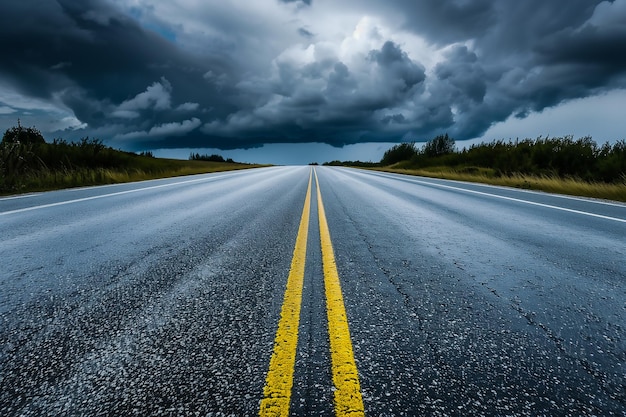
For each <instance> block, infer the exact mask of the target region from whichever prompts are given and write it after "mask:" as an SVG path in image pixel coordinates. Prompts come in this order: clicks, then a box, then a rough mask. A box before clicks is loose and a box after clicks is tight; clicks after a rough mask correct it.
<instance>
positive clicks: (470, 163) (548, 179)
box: [329, 135, 626, 202]
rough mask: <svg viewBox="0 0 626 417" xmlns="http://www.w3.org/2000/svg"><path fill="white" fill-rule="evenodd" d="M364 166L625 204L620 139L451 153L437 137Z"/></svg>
mask: <svg viewBox="0 0 626 417" xmlns="http://www.w3.org/2000/svg"><path fill="white" fill-rule="evenodd" d="M367 164H369V165H375V166H366V165H363V163H357V164H353V163H341V162H338V161H334V162H333V163H329V165H350V166H366V167H369V168H373V169H377V170H382V171H389V172H397V173H403V174H412V175H421V176H428V177H436V178H445V179H452V180H459V181H471V182H480V183H486V184H494V185H503V186H510V187H517V188H525V189H532V190H542V191H547V192H554V193H560V194H569V195H578V196H586V197H595V198H605V199H610V200H617V201H625V202H626V141H624V140H621V141H618V142H616V143H615V144H613V145H611V144H609V143H605V144H604V145H602V146H599V145H598V144H597V143H596V142H595V141H593V140H592V138H591V137H583V138H580V139H574V138H573V137H572V136H565V137H555V138H548V137H546V138H543V137H539V138H537V139H534V140H533V139H525V140H516V141H503V140H498V141H493V142H490V143H481V144H479V145H472V146H471V147H470V148H464V149H462V150H457V149H456V146H455V141H454V139H452V138H450V137H449V136H448V135H439V136H437V137H435V138H433V139H432V140H430V141H428V142H427V143H426V144H424V145H423V146H421V147H418V146H417V145H416V144H415V143H400V144H398V145H395V146H393V147H392V148H391V149H389V150H388V151H387V152H385V154H384V155H383V158H382V160H381V161H380V162H379V163H376V164H372V163H367Z"/></svg>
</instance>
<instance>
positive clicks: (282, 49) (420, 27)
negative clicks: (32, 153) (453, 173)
mask: <svg viewBox="0 0 626 417" xmlns="http://www.w3.org/2000/svg"><path fill="white" fill-rule="evenodd" d="M0 51H1V53H2V59H1V61H0V129H1V130H2V131H4V130H5V129H7V128H8V127H11V126H14V125H15V124H16V122H17V119H18V118H20V119H21V121H22V124H23V125H27V126H31V125H35V126H36V127H37V128H39V129H40V130H41V131H42V132H43V133H44V136H45V137H46V139H48V140H52V138H55V137H61V138H65V139H70V140H71V139H76V138H80V137H84V136H89V137H97V138H100V139H102V140H104V141H105V142H106V143H107V144H109V145H111V146H113V147H116V148H121V149H126V150H155V152H156V153H157V154H158V155H161V156H168V155H171V156H179V157H183V158H184V157H186V156H187V155H188V153H189V151H190V150H194V151H195V150H202V149H204V150H217V151H220V153H222V154H224V155H225V156H228V155H233V156H236V157H239V159H240V160H245V159H248V160H251V159H254V158H255V156H256V157H257V158H260V159H261V160H258V162H274V163H307V162H312V160H313V158H315V159H316V160H319V161H320V162H323V161H325V160H332V159H363V160H367V159H371V160H379V159H380V157H382V152H384V150H385V149H386V148H388V147H389V146H391V145H392V144H393V143H397V142H401V141H425V140H428V139H431V138H432V137H434V136H435V135H437V134H441V133H448V134H449V135H450V136H452V137H454V138H455V139H456V140H457V143H458V144H459V145H463V144H464V143H472V142H463V141H466V140H469V141H472V140H473V141H475V140H492V139H500V138H506V139H508V138H513V139H514V138H515V137H520V138H525V137H536V136H538V135H546V134H549V135H552V136H557V135H567V134H572V135H574V136H575V137H581V136H585V135H592V136H593V137H594V139H595V140H596V141H597V142H599V143H603V142H605V141H610V142H613V141H615V140H618V139H624V138H626V129H625V128H626V122H625V121H624V120H625V119H626V117H625V116H626V110H624V109H625V108H626V106H625V104H626V90H625V88H626V0H614V1H596V0H568V1H567V2H563V1H562V0H524V1H515V2H513V1H505V0H449V1H445V0H395V1H394V0H387V1H380V0H359V1H356V0H343V1H341V2H337V1H333V0H297V1H294V0H254V1H247V0H246V1H244V0H231V1H212V0H205V1H197V0H168V1H155V0H46V1H40V0H20V1H3V2H2V3H1V5H0ZM315 143H317V145H315ZM243 149H248V150H247V151H244V150H243Z"/></svg>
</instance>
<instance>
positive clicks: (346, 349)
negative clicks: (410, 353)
mask: <svg viewBox="0 0 626 417" xmlns="http://www.w3.org/2000/svg"><path fill="white" fill-rule="evenodd" d="M315 184H316V185H317V212H318V215H319V224H320V242H321V245H322V265H323V268H324V286H325V288H326V313H327V316H328V335H329V338H330V354H331V364H332V374H333V384H334V385H335V415H336V416H338V417H341V416H348V415H349V416H364V415H365V411H364V410H365V409H364V407H363V398H362V397H361V387H360V384H359V373H358V371H357V368H356V363H355V361H354V353H353V351H352V341H351V339H350V329H349V328H348V318H347V315H346V309H345V306H344V303H343V296H342V293H341V284H340V282H339V274H338V272H337V265H336V264H335V255H334V252H333V245H332V242H331V240H330V231H329V230H328V223H327V222H326V213H325V211H324V204H323V202H322V193H321V192H320V185H319V180H318V179H317V172H315Z"/></svg>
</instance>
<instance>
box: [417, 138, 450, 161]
mask: <svg viewBox="0 0 626 417" xmlns="http://www.w3.org/2000/svg"><path fill="white" fill-rule="evenodd" d="M454 151H455V141H454V139H452V138H451V137H449V136H448V134H447V133H446V134H445V135H438V136H435V138H433V139H431V140H430V141H428V142H426V145H424V149H423V152H424V155H426V156H429V157H433V156H440V155H448V154H451V153H454Z"/></svg>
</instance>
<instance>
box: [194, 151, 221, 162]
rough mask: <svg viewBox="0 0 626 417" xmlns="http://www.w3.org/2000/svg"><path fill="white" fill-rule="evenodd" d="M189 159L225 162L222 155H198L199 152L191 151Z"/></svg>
mask: <svg viewBox="0 0 626 417" xmlns="http://www.w3.org/2000/svg"><path fill="white" fill-rule="evenodd" d="M189 160H191V161H209V162H226V160H225V159H224V157H223V156H221V155H217V154H213V155H200V154H199V153H195V154H194V153H191V154H190V155H189Z"/></svg>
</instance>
